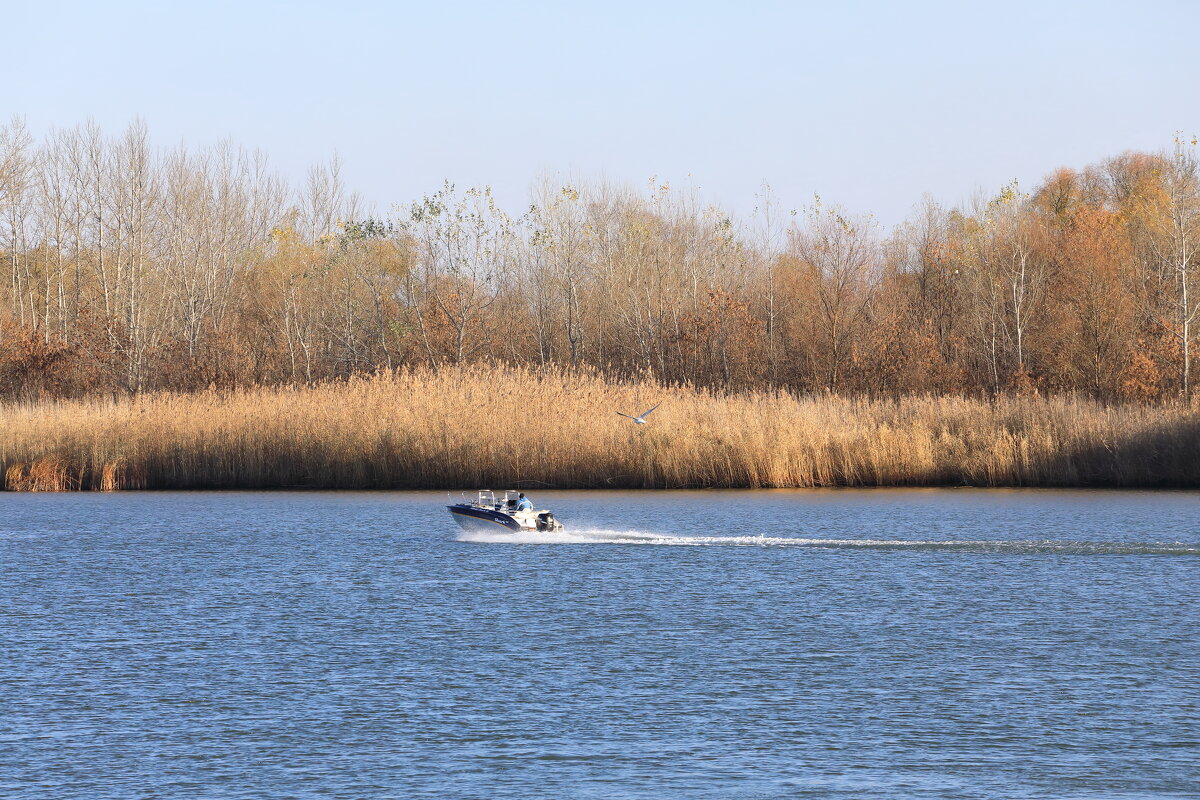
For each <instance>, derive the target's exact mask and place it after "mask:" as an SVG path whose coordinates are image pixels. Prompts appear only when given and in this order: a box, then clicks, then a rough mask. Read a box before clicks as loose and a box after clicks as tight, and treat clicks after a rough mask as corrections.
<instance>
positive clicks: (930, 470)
mask: <svg viewBox="0 0 1200 800" xmlns="http://www.w3.org/2000/svg"><path fill="white" fill-rule="evenodd" d="M660 400H661V401H662V403H663V404H662V407H661V408H659V409H658V410H657V411H656V412H655V413H654V415H653V416H652V417H651V418H650V424H649V425H644V426H639V425H634V424H632V423H631V422H630V421H629V420H627V419H624V418H622V417H619V416H617V415H616V414H615V413H613V412H614V411H624V412H626V413H635V412H640V411H643V410H645V409H646V408H648V407H649V406H651V405H653V404H654V403H657V402H659V401H660ZM1198 445H1200V425H1198V423H1197V418H1196V415H1195V414H1194V413H1193V412H1192V411H1191V410H1189V409H1188V408H1186V407H1183V406H1178V407H1171V406H1117V407H1113V406H1105V405H1102V404H1099V403H1095V402H1092V401H1089V400H1084V399H1078V398H1049V399H1045V398H1001V399H999V400H996V401H994V402H988V401H981V400H969V399H962V398H953V397H933V396H914V397H906V398H902V399H898V400H870V399H861V398H844V397H833V396H820V397H798V396H794V395H790V394H785V393H770V392H749V393H741V394H722V393H714V392H709V391H703V390H698V389H691V388H678V387H666V386H663V385H660V384H658V383H656V382H655V381H653V380H645V381H641V382H638V383H625V382H619V381H614V380H607V379H605V378H603V377H601V376H599V375H596V374H591V373H571V372H560V371H554V370H548V371H540V372H539V371H535V370H530V369H524V368H518V367H504V366H498V367H497V366H492V367H484V366H474V367H464V368H461V369H443V370H440V371H437V372H433V371H429V370H425V369H415V370H400V371H396V372H390V373H387V374H383V375H378V376H374V377H370V378H355V379H351V380H349V381H346V382H338V383H330V384H324V385H318V386H314V387H309V388H274V389H264V388H259V389H249V390H244V391H234V392H219V391H209V392H202V393H198V394H190V395H180V394H156V395H145V396H141V397H136V398H133V399H129V400H124V401H118V402H113V401H101V400H91V401H75V402H62V403H48V404H39V405H18V406H8V407H3V408H0V474H2V475H4V481H5V487H6V488H8V489H11V490H19V491H22V490H23V491H63V490H72V489H90V490H105V491H113V490H119V489H141V488H145V489H184V488H186V489H216V488H244V489H251V488H290V487H305V488H322V489H365V488H473V487H487V486H491V487H503V486H527V487H532V486H542V487H547V488H549V487H557V488H571V487H595V488H609V487H611V488H701V487H726V488H739V487H748V488H759V487H763V488H766V487H777V488H785V487H809V486H945V485H975V486H1175V487H1186V486H1200V458H1197V455H1196V454H1197V452H1198V450H1197V447H1198Z"/></svg>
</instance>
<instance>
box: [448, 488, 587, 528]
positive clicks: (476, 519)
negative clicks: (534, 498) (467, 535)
mask: <svg viewBox="0 0 1200 800" xmlns="http://www.w3.org/2000/svg"><path fill="white" fill-rule="evenodd" d="M517 497H518V493H517V492H516V491H513V490H511V489H510V490H508V491H506V492H504V494H503V496H498V493H496V492H493V491H492V490H491V489H484V490H482V491H480V492H479V494H478V496H477V497H476V498H475V499H474V500H465V499H464V500H463V501H462V502H460V503H452V504H451V505H448V506H446V508H448V509H449V510H450V515H451V516H453V517H454V521H455V522H457V523H458V524H459V527H461V528H462V529H463V530H467V531H485V532H488V533H498V532H500V529H501V528H507V529H508V530H509V531H511V532H512V533H523V532H531V531H537V532H556V531H562V530H563V525H562V523H561V522H559V521H558V520H557V519H555V518H554V515H553V514H551V513H550V512H549V511H547V510H546V509H542V510H541V511H535V510H533V509H530V510H528V511H518V510H517Z"/></svg>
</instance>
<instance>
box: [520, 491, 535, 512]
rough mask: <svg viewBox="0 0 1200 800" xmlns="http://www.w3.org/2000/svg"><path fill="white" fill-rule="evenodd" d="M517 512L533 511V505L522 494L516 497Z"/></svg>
mask: <svg viewBox="0 0 1200 800" xmlns="http://www.w3.org/2000/svg"><path fill="white" fill-rule="evenodd" d="M517 511H533V503H531V502H529V498H528V497H526V496H525V493H524V492H521V493H520V494H519V495H517Z"/></svg>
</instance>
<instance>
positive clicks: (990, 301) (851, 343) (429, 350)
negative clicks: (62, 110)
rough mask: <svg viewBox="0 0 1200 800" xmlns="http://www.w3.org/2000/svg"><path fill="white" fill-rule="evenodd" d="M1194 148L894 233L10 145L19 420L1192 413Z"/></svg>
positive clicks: (143, 147) (626, 201)
mask: <svg viewBox="0 0 1200 800" xmlns="http://www.w3.org/2000/svg"><path fill="white" fill-rule="evenodd" d="M1198 240H1200V188H1198V185H1197V169H1196V161H1195V156H1194V147H1193V145H1192V144H1189V143H1187V142H1182V141H1181V142H1179V143H1177V145H1176V147H1175V149H1174V150H1173V151H1171V152H1166V153H1160V154H1141V153H1127V154H1124V155H1120V156H1117V157H1115V158H1112V159H1109V160H1108V161H1105V162H1103V163H1100V164H1096V165H1093V166H1090V167H1087V168H1086V169H1083V170H1080V171H1074V170H1069V169H1063V170H1059V171H1057V172H1055V173H1053V174H1051V175H1050V176H1048V177H1047V178H1046V179H1045V180H1044V181H1043V183H1042V184H1041V185H1040V186H1037V187H1034V189H1033V190H1032V191H1029V192H1026V191H1024V190H1022V189H1021V188H1020V187H1018V186H1017V185H1015V184H1011V185H1009V186H1005V187H1003V188H1002V189H1001V190H1000V191H999V192H997V193H996V195H995V196H994V197H991V198H985V199H980V200H979V201H977V202H975V203H973V204H971V205H969V206H968V207H962V208H943V207H940V206H938V205H936V204H934V203H932V202H926V203H924V204H922V205H920V206H918V207H917V208H916V209H915V211H914V213H913V215H912V218H911V219H910V220H909V221H907V222H905V223H904V224H902V225H899V226H897V227H896V228H895V229H894V230H892V231H890V232H886V233H885V232H883V231H880V230H879V228H878V226H877V225H875V224H874V223H873V222H872V220H871V219H870V218H869V217H864V216H857V215H854V214H851V213H849V212H846V211H845V210H843V209H839V208H835V207H828V206H826V205H823V204H822V203H820V202H819V201H814V203H813V204H812V205H811V206H810V207H808V208H806V209H802V210H800V211H798V212H791V213H788V212H785V211H783V210H782V209H780V208H779V206H778V201H777V200H775V199H774V198H773V197H771V195H770V193H769V191H764V194H763V196H762V197H760V204H759V208H758V209H757V210H756V212H755V213H754V214H753V215H751V216H750V217H748V218H746V219H743V220H734V219H732V218H730V217H729V215H727V214H725V213H724V212H722V211H721V210H720V209H716V208H711V207H705V206H703V205H700V204H699V203H697V201H696V200H695V198H694V196H693V195H691V194H688V193H686V192H685V193H679V192H676V191H673V190H672V189H671V188H670V187H668V186H665V185H652V186H651V187H650V188H649V191H647V192H638V191H634V190H630V189H626V188H619V187H614V186H611V185H607V184H597V185H591V186H556V185H554V184H552V183H545V184H543V185H540V186H538V187H536V189H535V191H534V199H533V202H532V203H531V204H530V205H529V206H528V207H527V208H526V210H525V212H524V213H523V214H521V215H520V216H512V215H510V214H509V213H506V211H505V210H503V208H502V207H501V206H500V205H499V204H498V203H497V202H496V200H495V199H494V198H493V197H492V195H491V193H490V192H489V191H488V190H487V189H483V188H473V189H468V190H466V191H459V190H457V189H455V187H453V186H450V185H446V186H444V187H442V188H441V189H440V190H438V191H436V192H434V193H432V194H430V195H427V196H425V197H423V198H421V199H420V200H417V201H416V202H413V203H410V204H407V205H399V206H396V207H395V208H393V209H392V210H391V212H390V213H388V214H384V215H382V216H376V217H372V216H370V215H367V214H364V213H363V212H362V211H361V210H360V208H359V205H358V203H357V201H356V199H355V196H354V195H353V194H350V193H348V192H347V191H346V190H345V188H344V187H343V186H342V183H341V179H340V177H339V168H338V165H337V163H336V162H334V163H332V164H330V165H327V166H324V167H318V168H314V169H313V170H312V172H311V173H310V176H309V179H308V181H307V182H306V183H305V184H304V185H303V186H301V187H298V188H293V187H290V186H288V185H287V184H286V183H285V182H284V181H283V180H282V179H280V178H279V177H278V176H276V175H275V174H274V173H273V172H271V170H270V169H269V167H268V165H267V162H266V159H265V157H264V156H263V155H262V154H258V153H248V152H246V151H244V150H241V149H238V148H236V147H234V146H232V145H228V144H225V145H221V146H219V147H216V148H212V149H209V150H204V151H192V152H189V151H186V150H173V151H160V150H156V149H154V148H152V147H151V145H150V144H149V140H148V134H147V132H146V130H145V128H144V126H142V125H140V124H135V125H133V126H131V127H130V128H129V129H128V130H127V131H125V132H124V133H123V134H122V135H120V136H118V137H115V138H110V137H108V136H106V135H105V134H104V133H103V132H102V131H100V130H99V129H98V128H97V127H96V126H94V125H91V124H89V125H85V126H81V127H79V128H76V129H72V130H66V131H58V132H55V133H53V134H51V135H50V136H48V137H47V138H46V139H45V140H44V141H40V142H36V141H34V140H33V138H32V137H31V136H30V135H29V134H28V132H27V131H26V130H25V129H24V127H23V126H22V125H21V124H20V123H19V122H14V123H12V124H10V125H8V126H6V127H4V128H3V129H0V255H2V256H3V261H4V266H5V271H6V276H5V281H4V282H3V285H2V286H0V398H4V399H7V400H36V399H47V398H75V397H87V396H90V395H103V396H112V395H113V394H117V395H131V394H138V393H142V392H146V391H155V390H169V391H196V390H201V389H207V388H209V387H214V388H227V389H232V388H247V387H253V386H259V385H270V386H277V385H285V384H287V385H311V384H314V383H316V382H322V381H327V380H338V379H342V380H344V379H347V378H350V377H352V376H356V375H367V374H373V373H376V372H378V371H380V370H387V369H394V368H399V367H404V366H406V365H408V366H412V365H418V364H423V365H427V366H429V367H431V368H439V367H443V366H446V365H463V364H471V363H480V362H496V361H504V362H506V363H512V364H526V365H534V366H537V367H539V368H540V367H547V366H550V365H560V366H566V367H570V368H580V367H591V368H595V369H599V370H601V371H603V372H604V373H606V374H608V375H611V376H614V377H619V378H628V377H630V376H635V375H653V376H654V378H655V379H656V380H660V381H663V382H665V383H667V384H683V383H687V384H690V385H694V386H701V387H720V388H723V389H729V390H754V389H786V390H790V391H796V392H835V393H847V394H855V395H869V396H901V395H905V394H908V393H913V392H918V393H919V392H933V393H939V394H943V393H944V394H955V395H962V396H977V397H996V396H999V395H1003V394H1015V395H1021V396H1030V395H1052V394H1060V393H1083V394H1086V395H1088V396H1091V397H1094V398H1097V399H1101V400H1104V401H1109V402H1111V401H1134V402H1146V401H1157V400H1162V399H1164V398H1170V397H1176V396H1180V395H1185V396H1187V395H1190V393H1191V388H1192V387H1191V384H1192V376H1191V365H1192V361H1193V353H1192V352H1191V351H1192V345H1193V343H1194V342H1193V340H1194V338H1195V331H1194V322H1195V317H1196V314H1197V310H1198V308H1200V306H1198V300H1200V291H1198V290H1200V287H1198V286H1196V285H1195V283H1196V281H1195V278H1196V275H1195V273H1196V268H1197V255H1196V253H1197V245H1198V243H1200V241H1198Z"/></svg>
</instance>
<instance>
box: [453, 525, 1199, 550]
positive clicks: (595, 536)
mask: <svg viewBox="0 0 1200 800" xmlns="http://www.w3.org/2000/svg"><path fill="white" fill-rule="evenodd" d="M458 541H460V542H478V543H486V544H625V545H666V546H671V545H673V546H684V547H808V548H820V549H839V550H869V549H875V550H944V551H951V552H966V553H1012V554H1017V555H1020V554H1047V553H1050V554H1054V553H1057V554H1065V555H1166V556H1200V544H1188V543H1185V542H1088V541H1071V540H1053V539H1048V540H1041V541H1039V540H1005V539H999V540H990V541H981V540H971V539H958V540H936V539H813V538H801V537H793V536H765V535H764V536H753V535H730V536H689V535H683V534H668V533H652V532H649V531H636V530H630V531H617V530H604V529H587V530H572V531H569V532H566V533H533V532H529V533H481V532H480V533H477V532H468V531H462V532H460V533H459V535H458Z"/></svg>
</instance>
